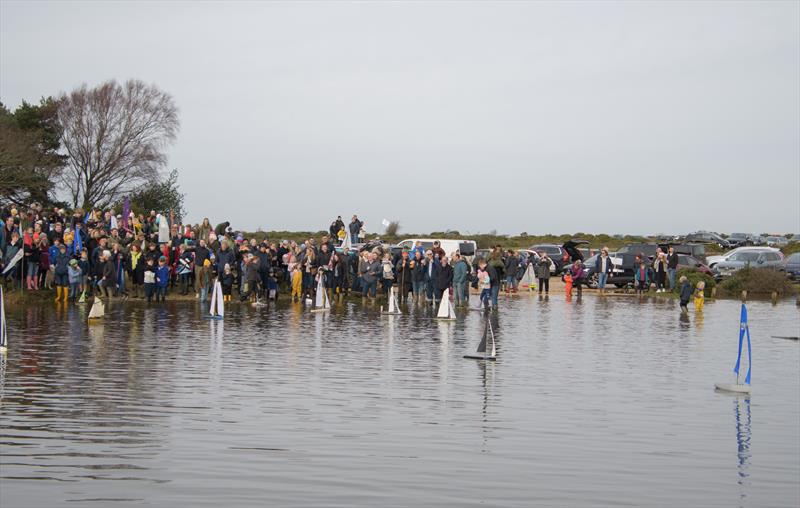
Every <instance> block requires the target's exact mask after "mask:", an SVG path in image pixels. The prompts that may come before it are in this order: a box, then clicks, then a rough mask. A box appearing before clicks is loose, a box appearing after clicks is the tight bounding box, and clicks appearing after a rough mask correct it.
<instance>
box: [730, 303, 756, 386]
mask: <svg viewBox="0 0 800 508" xmlns="http://www.w3.org/2000/svg"><path fill="white" fill-rule="evenodd" d="M745 335H747V359H748V363H747V376H745V379H744V382H745V383H747V384H750V372H751V370H752V368H753V357H752V349H751V346H750V327H749V326H747V307H745V305H744V304H742V315H741V317H740V318H739V355H738V356H737V357H736V367H734V368H733V372H734V373H735V374H736V377H737V379H738V377H739V367H741V363H742V346H743V345H744V337H745Z"/></svg>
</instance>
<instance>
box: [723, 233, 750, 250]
mask: <svg viewBox="0 0 800 508" xmlns="http://www.w3.org/2000/svg"><path fill="white" fill-rule="evenodd" d="M728 244H730V246H731V247H744V246H745V245H753V235H750V234H747V233H731V236H729V237H728Z"/></svg>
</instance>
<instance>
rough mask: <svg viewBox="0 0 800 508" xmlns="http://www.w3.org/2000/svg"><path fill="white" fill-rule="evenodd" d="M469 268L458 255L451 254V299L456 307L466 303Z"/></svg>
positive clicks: (465, 261)
mask: <svg viewBox="0 0 800 508" xmlns="http://www.w3.org/2000/svg"><path fill="white" fill-rule="evenodd" d="M469 272H470V267H469V263H467V260H465V259H464V258H463V257H462V256H461V254H460V253H458V252H456V253H455V254H453V293H454V294H453V299H454V300H455V305H456V307H459V306H465V305H467V303H468V299H469V294H468V287H469V286H468V285H467V284H468V280H467V278H468V277H469Z"/></svg>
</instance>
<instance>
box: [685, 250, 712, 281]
mask: <svg viewBox="0 0 800 508" xmlns="http://www.w3.org/2000/svg"><path fill="white" fill-rule="evenodd" d="M681 268H694V269H695V270H697V271H699V272H701V273H704V274H706V275H710V276H711V277H713V276H714V271H713V270H712V269H711V268H709V267H708V266H706V265H704V264H703V263H701V262H700V260H698V259H697V258H696V257H694V256H688V255H686V254H678V270H680V269H681Z"/></svg>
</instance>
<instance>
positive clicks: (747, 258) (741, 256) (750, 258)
mask: <svg viewBox="0 0 800 508" xmlns="http://www.w3.org/2000/svg"><path fill="white" fill-rule="evenodd" d="M760 254H761V253H760V252H737V253H736V254H734V255H733V256H732V257H731V261H744V262H746V263H752V262H754V261H756V260H757V259H758V256H759V255H760Z"/></svg>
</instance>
